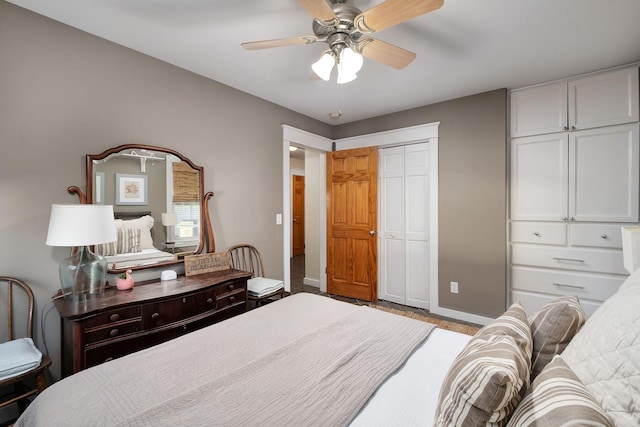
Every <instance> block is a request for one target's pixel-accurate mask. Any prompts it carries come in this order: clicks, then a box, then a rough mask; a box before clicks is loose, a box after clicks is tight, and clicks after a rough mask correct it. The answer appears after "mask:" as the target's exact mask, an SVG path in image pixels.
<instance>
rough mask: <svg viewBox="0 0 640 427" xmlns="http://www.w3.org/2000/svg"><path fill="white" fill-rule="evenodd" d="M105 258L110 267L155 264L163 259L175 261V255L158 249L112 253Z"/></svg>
mask: <svg viewBox="0 0 640 427" xmlns="http://www.w3.org/2000/svg"><path fill="white" fill-rule="evenodd" d="M105 258H106V259H107V265H108V266H109V268H113V265H114V264H115V268H129V267H138V266H141V265H149V264H155V263H157V262H161V261H173V260H174V259H175V255H174V254H170V253H169V252H163V251H161V250H158V249H143V250H142V251H140V252H130V253H126V254H118V255H112V256H107V257H105Z"/></svg>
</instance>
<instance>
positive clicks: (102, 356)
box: [54, 269, 251, 376]
mask: <svg viewBox="0 0 640 427" xmlns="http://www.w3.org/2000/svg"><path fill="white" fill-rule="evenodd" d="M249 278H251V273H248V272H246V271H240V270H233V269H232V270H224V271H218V272H214V273H206V274H199V275H196V276H190V277H184V276H180V277H178V278H177V279H176V280H169V281H159V280H154V281H148V282H141V283H136V285H135V286H134V288H133V289H131V290H129V291H118V290H117V289H116V288H115V287H114V288H111V289H108V290H106V291H105V293H104V295H103V296H100V297H97V298H95V299H92V300H89V301H86V302H82V303H78V302H74V301H71V300H65V299H62V298H59V299H56V300H55V301H54V303H55V306H56V308H57V309H58V312H59V313H60V316H61V318H62V375H63V376H68V375H71V374H73V373H76V372H78V371H81V370H83V369H86V368H89V367H91V366H95V365H99V364H100V363H104V362H107V361H109V360H111V359H115V358H117V357H121V356H124V355H127V354H129V353H133V352H135V351H138V350H142V349H144V348H148V347H151V346H153V345H156V344H159V343H162V342H164V341H168V340H170V339H173V338H176V337H178V336H180V335H184V334H186V333H189V332H191V331H194V330H196V329H200V328H203V327H205V326H209V325H211V324H214V323H217V322H220V321H222V320H225V319H228V318H230V317H233V316H235V315H238V314H241V313H244V312H245V311H246V310H247V279H249Z"/></svg>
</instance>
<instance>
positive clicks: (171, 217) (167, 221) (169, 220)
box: [162, 213, 178, 245]
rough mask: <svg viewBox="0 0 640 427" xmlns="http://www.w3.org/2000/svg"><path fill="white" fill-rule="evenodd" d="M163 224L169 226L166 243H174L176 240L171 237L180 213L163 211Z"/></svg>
mask: <svg viewBox="0 0 640 427" xmlns="http://www.w3.org/2000/svg"><path fill="white" fill-rule="evenodd" d="M162 225H164V226H165V227H167V238H166V244H167V245H173V244H174V241H173V239H172V238H171V236H172V234H171V227H173V226H174V225H178V214H177V213H163V214H162Z"/></svg>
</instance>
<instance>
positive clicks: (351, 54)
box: [340, 47, 364, 74]
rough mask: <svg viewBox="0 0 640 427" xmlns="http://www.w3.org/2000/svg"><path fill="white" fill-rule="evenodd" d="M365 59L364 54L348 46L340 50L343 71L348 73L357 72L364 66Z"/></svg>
mask: <svg viewBox="0 0 640 427" xmlns="http://www.w3.org/2000/svg"><path fill="white" fill-rule="evenodd" d="M363 63H364V59H362V55H360V54H359V53H357V52H356V51H354V50H353V49H351V48H350V47H347V48H345V49H342V52H340V64H341V65H342V71H343V72H346V73H348V74H356V73H357V72H358V71H360V69H361V68H362V64H363Z"/></svg>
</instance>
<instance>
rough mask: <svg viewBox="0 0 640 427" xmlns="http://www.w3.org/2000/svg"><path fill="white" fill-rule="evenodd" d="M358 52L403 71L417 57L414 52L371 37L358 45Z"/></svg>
mask: <svg viewBox="0 0 640 427" xmlns="http://www.w3.org/2000/svg"><path fill="white" fill-rule="evenodd" d="M356 50H358V51H359V52H360V53H361V54H362V56H364V57H366V58H369V59H373V60H374V61H378V62H381V63H383V64H385V65H388V66H390V67H393V68H395V69H396V70H401V69H403V68H404V67H406V66H407V65H409V64H410V63H411V62H412V61H413V60H414V59H415V57H416V54H415V53H413V52H409V51H408V50H405V49H402V48H401V47H398V46H394V45H392V44H389V43H387V42H383V41H382V40H378V39H373V38H371V37H367V38H364V39H362V40H361V41H360V42H359V43H358V45H357V47H356Z"/></svg>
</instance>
